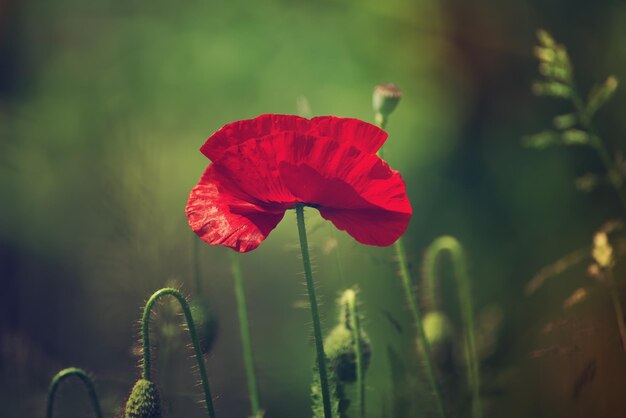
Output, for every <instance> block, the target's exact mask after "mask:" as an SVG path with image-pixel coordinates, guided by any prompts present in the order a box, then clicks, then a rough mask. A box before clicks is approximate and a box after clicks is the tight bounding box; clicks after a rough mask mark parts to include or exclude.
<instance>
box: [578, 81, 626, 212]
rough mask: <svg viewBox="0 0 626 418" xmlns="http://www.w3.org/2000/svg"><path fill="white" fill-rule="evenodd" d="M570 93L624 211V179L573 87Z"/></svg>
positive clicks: (579, 117) (625, 207) (625, 195)
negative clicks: (572, 93)
mask: <svg viewBox="0 0 626 418" xmlns="http://www.w3.org/2000/svg"><path fill="white" fill-rule="evenodd" d="M572 91H573V92H574V95H573V97H572V103H573V104H574V107H575V109H576V113H577V114H578V120H579V121H580V124H581V126H582V127H583V128H585V129H586V130H587V131H588V132H589V134H590V135H591V145H592V147H593V148H594V149H595V150H596V152H597V153H598V156H599V157H600V160H601V161H602V164H604V168H605V170H606V173H607V176H608V179H609V182H610V183H611V185H612V186H613V188H614V189H615V192H616V193H617V197H618V198H619V201H620V203H621V204H622V207H623V208H624V209H626V194H625V193H624V189H623V187H622V186H623V183H624V179H623V177H622V175H621V174H620V172H619V170H618V169H617V168H616V167H615V165H614V164H613V163H612V162H611V155H610V154H609V151H608V150H607V147H606V145H605V144H604V141H603V140H602V138H601V137H600V135H598V133H597V132H596V129H595V127H594V125H593V123H592V121H591V117H590V116H589V115H588V113H587V110H586V109H585V105H584V102H583V100H582V99H581V97H580V96H579V95H578V93H577V89H576V88H575V86H572Z"/></svg>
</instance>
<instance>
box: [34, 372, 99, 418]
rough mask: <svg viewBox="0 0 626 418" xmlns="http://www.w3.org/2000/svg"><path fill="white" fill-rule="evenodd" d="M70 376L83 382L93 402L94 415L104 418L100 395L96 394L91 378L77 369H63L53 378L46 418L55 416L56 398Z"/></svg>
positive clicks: (49, 390)
mask: <svg viewBox="0 0 626 418" xmlns="http://www.w3.org/2000/svg"><path fill="white" fill-rule="evenodd" d="M70 376H76V377H78V378H79V379H80V380H81V382H83V384H84V385H85V388H86V389H87V394H88V395H89V399H90V400H91V406H92V407H93V411H94V414H95V415H96V417H97V418H102V409H100V402H99V401H98V394H97V393H96V388H95V387H94V385H93V382H92V381H91V378H90V377H89V375H88V374H87V373H86V372H85V371H84V370H82V369H79V368H76V367H69V368H67V369H63V370H61V371H60V372H58V373H57V374H56V375H55V376H54V377H53V378H52V381H51V382H50V387H49V388H48V405H47V407H46V418H52V416H53V414H54V400H55V398H56V393H57V390H58V389H59V385H60V384H61V382H62V381H63V380H65V379H66V378H68V377H70Z"/></svg>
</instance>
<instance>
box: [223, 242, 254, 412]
mask: <svg viewBox="0 0 626 418" xmlns="http://www.w3.org/2000/svg"><path fill="white" fill-rule="evenodd" d="M229 256H230V268H231V271H232V273H233V278H234V280H235V296H236V298H237V313H238V315H239V332H240V334H241V346H242V350H243V361H244V365H245V368H246V378H247V380H248V396H249V397H250V407H251V408H252V416H255V417H256V416H258V415H260V413H261V410H260V406H259V391H258V388H257V382H256V375H255V372H254V357H253V355H252V343H251V338H250V325H249V321H248V306H247V304H246V294H245V291H244V286H243V274H242V273H241V264H240V263H239V257H237V255H236V254H235V253H232V252H231V253H230V254H229Z"/></svg>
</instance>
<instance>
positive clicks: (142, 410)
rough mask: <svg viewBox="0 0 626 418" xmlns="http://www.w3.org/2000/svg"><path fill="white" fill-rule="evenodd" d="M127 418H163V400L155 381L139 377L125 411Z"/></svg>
mask: <svg viewBox="0 0 626 418" xmlns="http://www.w3.org/2000/svg"><path fill="white" fill-rule="evenodd" d="M124 417H125V418H161V400H160V398H159V391H158V389H157V387H156V385H155V384H154V383H152V382H151V381H149V380H146V379H139V380H137V383H135V386H134V387H133V390H132V391H131V392H130V396H129V397H128V401H127V402H126V408H125V413H124Z"/></svg>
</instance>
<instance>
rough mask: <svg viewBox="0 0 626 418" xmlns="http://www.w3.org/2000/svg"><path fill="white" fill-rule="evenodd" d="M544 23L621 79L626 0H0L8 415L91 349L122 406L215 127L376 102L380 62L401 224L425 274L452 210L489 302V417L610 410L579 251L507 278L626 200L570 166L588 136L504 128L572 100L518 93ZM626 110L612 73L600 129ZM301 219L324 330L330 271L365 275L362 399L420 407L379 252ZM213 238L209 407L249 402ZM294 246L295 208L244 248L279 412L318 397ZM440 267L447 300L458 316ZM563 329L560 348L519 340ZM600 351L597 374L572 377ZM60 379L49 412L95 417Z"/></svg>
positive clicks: (533, 123)
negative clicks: (332, 240) (151, 303)
mask: <svg viewBox="0 0 626 418" xmlns="http://www.w3.org/2000/svg"><path fill="white" fill-rule="evenodd" d="M539 27H545V28H546V29H548V30H550V31H551V32H552V33H553V34H554V35H555V37H556V38H557V39H558V40H559V41H561V42H563V43H565V44H566V45H567V46H568V48H569V51H570V54H571V56H572V59H573V62H574V64H575V69H576V77H577V80H578V81H579V85H580V86H581V87H582V88H583V90H585V91H586V90H587V89H588V88H589V87H590V86H591V85H592V83H593V82H596V81H601V80H603V79H604V78H605V77H606V76H607V75H609V74H615V75H616V76H617V77H618V78H619V79H621V80H626V43H624V42H623V40H624V37H625V36H626V4H624V2H621V1H617V0H615V1H602V2H587V1H567V2H565V1H561V2H545V1H540V0H532V1H524V2H520V1H513V0H507V1H501V2H491V1H487V0H478V1H472V2H466V1H460V0H447V1H443V2H436V1H430V0H413V1H407V0H388V1H386V2H381V1H376V0H361V1H350V0H319V1H302V0H298V1H293V0H292V1H287V0H267V1H263V2H258V1H250V0H232V1H229V2H226V1H210V0H202V1H198V0H188V1H184V2H178V3H176V2H171V1H163V0H153V1H150V2H148V1H140V0H131V1H128V0H109V1H103V0H100V1H90V2H85V1H78V0H57V1H54V2H51V1H46V0H23V1H21V0H2V1H0V202H1V203H0V210H1V212H0V263H1V265H0V275H1V282H0V289H1V299H0V314H1V316H0V409H1V412H0V415H1V416H2V417H6V418H18V417H36V416H43V411H44V402H45V393H46V387H47V385H48V382H49V380H50V378H51V377H52V376H53V374H54V373H55V372H56V371H57V369H59V368H61V367H66V366H69V365H77V366H80V367H84V368H86V369H87V370H89V371H91V372H92V373H93V375H94V376H95V378H96V384H97V386H98V390H99V392H100V394H101V397H102V402H103V405H104V408H105V410H106V414H107V416H113V414H114V413H116V412H115V411H117V409H118V408H119V405H121V404H122V403H123V401H124V397H125V396H126V394H127V392H128V390H129V389H130V387H131V386H132V384H133V382H134V380H135V379H136V378H137V376H138V374H139V369H138V367H137V361H138V357H137V356H136V353H134V351H136V350H135V348H134V347H135V346H136V345H137V342H136V340H137V337H138V322H137V321H138V319H139V317H140V307H141V306H142V305H143V303H144V302H145V300H146V298H147V297H148V296H149V294H150V293H152V292H153V291H154V290H156V289H158V288H159V287H161V286H164V285H165V284H166V283H178V284H179V285H181V286H182V288H183V289H184V290H185V291H186V293H188V294H194V292H196V289H195V287H194V284H193V280H192V253H191V250H192V243H193V234H192V233H191V231H190V230H189V228H188V226H187V224H186V218H185V215H184V206H185V204H186V201H187V194H188V193H189V191H190V190H191V188H192V187H193V185H194V184H195V183H196V182H197V180H198V178H199V177H200V175H201V173H202V172H203V170H204V168H205V167H206V165H207V163H208V161H207V160H206V159H205V158H204V157H203V156H202V155H201V154H200V153H199V152H198V148H199V147H200V145H201V144H202V143H203V141H204V140H205V139H206V138H207V137H208V136H209V135H210V134H211V133H212V132H214V131H215V130H217V129H218V128H220V127H221V126H222V125H224V124H225V123H228V122H231V121H234V120H239V119H245V118H250V117H254V116H256V115H258V114H261V113H296V112H297V111H298V109H297V102H298V100H300V101H301V100H302V99H301V98H306V100H307V101H308V103H309V104H310V107H311V110H312V112H313V114H316V115H327V114H332V115H339V116H350V117H357V118H360V119H363V120H367V121H371V120H372V119H373V115H372V110H371V91H372V89H373V87H374V85H376V84H379V83H383V82H394V83H396V84H397V85H398V86H399V87H400V88H401V89H402V90H403V92H404V97H403V99H402V101H401V103H400V106H399V107H398V109H397V111H396V112H395V113H394V114H393V115H392V117H391V120H390V123H389V125H388V131H389V134H390V138H389V140H388V143H387V145H386V151H385V157H386V159H387V161H388V162H389V163H390V164H391V165H392V166H393V167H394V168H396V169H398V170H400V171H401V172H402V174H403V176H404V178H405V180H406V183H407V187H408V192H409V196H410V198H411V202H412V205H413V208H414V216H413V219H412V221H411V225H410V228H409V231H408V232H407V235H406V240H407V242H406V243H407V248H408V251H409V255H410V258H411V263H412V267H413V271H414V275H415V277H416V280H417V277H418V276H419V262H420V258H421V254H422V252H423V250H424V248H425V247H426V245H427V244H428V243H429V242H431V241H432V240H433V239H434V238H435V237H437V236H439V235H441V234H453V235H455V236H456V237H458V238H459V239H460V240H461V241H462V242H463V243H464V245H465V247H466V249H467V252H468V255H469V257H470V267H471V272H470V273H471V276H472V278H473V279H474V284H473V293H474V296H475V300H476V306H477V309H478V310H482V309H484V308H485V307H488V306H494V305H495V306H498V307H499V308H500V309H501V310H502V312H503V318H504V322H503V326H502V329H501V332H500V334H499V338H498V343H497V347H496V351H495V353H494V354H493V355H492V356H491V357H490V358H489V359H488V361H486V362H485V363H484V364H483V371H484V376H483V380H484V382H485V383H484V391H485V394H484V396H485V400H486V402H487V404H488V411H489V413H488V416H493V417H503V416H507V417H520V418H522V417H529V416H533V417H546V418H548V417H550V418H553V417H589V416H597V417H616V418H617V417H623V416H624V414H625V412H624V411H626V401H625V400H624V399H623V396H622V395H621V392H622V390H621V389H620V387H621V388H623V387H624V385H626V378H625V377H624V374H625V373H626V362H625V361H624V355H623V353H621V352H620V348H619V340H618V336H617V331H616V328H615V318H614V315H613V313H612V311H611V309H610V305H609V297H608V294H607V293H606V292H605V291H604V289H602V288H601V287H599V286H597V285H594V284H593V283H591V282H590V281H589V279H588V278H587V277H586V276H585V273H584V270H585V267H586V265H585V264H584V263H583V264H581V265H579V266H578V267H576V268H574V269H571V270H569V271H568V272H567V273H566V274H564V275H563V276H561V277H559V278H557V279H554V280H553V281H550V282H549V283H548V284H546V286H545V287H544V288H542V289H541V290H540V292H538V293H537V294H536V295H535V296H533V297H526V296H525V295H524V291H523V289H524V286H525V284H526V283H527V282H528V281H529V280H530V278H531V277H532V276H533V274H534V273H535V272H536V271H537V270H539V269H540V268H541V267H542V266H544V265H546V264H548V263H551V262H553V261H554V260H556V259H557V258H559V257H561V256H562V255H564V254H566V253H568V252H571V251H573V250H576V249H578V248H582V247H585V246H588V245H590V243H591V237H592V234H593V232H594V231H595V230H596V229H597V228H599V227H600V226H601V225H602V223H603V222H604V221H605V220H607V219H611V218H615V217H619V216H622V212H621V211H620V208H619V206H618V202H617V200H616V198H615V195H614V193H613V191H612V190H610V189H608V188H600V189H598V190H597V191H594V192H592V193H590V194H583V193H580V192H578V191H577V190H576V189H575V187H574V183H573V182H574V179H575V178H576V177H577V176H580V175H582V174H584V173H586V172H589V171H591V172H598V171H601V170H602V167H601V164H600V161H599V160H598V159H597V157H596V156H595V155H594V154H593V153H590V152H589V151H586V150H584V149H582V148H572V149H549V150H546V151H544V152H536V151H534V150H528V149H525V148H523V147H522V146H521V145H520V138H521V137H522V136H523V135H526V134H530V133H535V132H537V131H539V130H541V129H543V128H544V127H547V126H548V125H549V123H550V119H551V117H552V116H553V115H555V114H556V113H557V112H564V111H568V110H569V108H568V107H567V106H566V105H565V104H563V103H561V102H558V101H554V100H550V99H545V98H537V97H534V96H533V95H532V94H531V89H530V85H531V83H532V81H533V80H534V79H536V78H537V77H538V74H537V70H536V62H535V59H534V57H533V56H532V47H533V45H535V43H536V40H535V31H536V29H537V28H539ZM625 111H626V93H624V90H623V89H621V90H618V92H617V94H616V97H615V98H614V99H613V101H612V102H611V103H610V104H609V105H608V106H607V107H606V108H605V109H603V110H602V113H601V114H600V115H599V117H598V126H599V127H600V131H601V133H602V134H603V136H604V137H605V138H606V140H607V141H608V143H609V146H610V147H611V148H612V149H621V148H623V147H624V142H623V139H624V136H625V135H624V134H625V133H626V118H624V117H623V114H624V112H625ZM308 220H309V226H310V231H311V236H310V239H311V240H312V246H313V248H312V251H313V254H314V257H315V267H316V279H317V281H318V284H319V292H320V294H321V297H322V299H323V300H324V302H325V303H324V305H323V306H322V311H323V314H324V316H325V318H326V320H325V323H324V327H325V330H326V331H328V330H330V328H331V327H332V326H333V325H334V321H335V320H334V317H335V314H336V310H335V306H334V303H333V301H334V300H335V298H336V297H337V296H338V294H339V292H340V290H342V289H343V288H345V286H346V284H347V285H353V284H354V285H358V286H359V288H360V289H361V293H360V296H361V298H362V302H363V304H362V309H363V310H364V312H365V317H366V320H365V327H366V329H367V331H368V333H369V335H370V337H371V340H372V344H373V348H372V351H373V354H372V364H371V368H370V370H369V372H368V374H367V404H368V416H369V417H381V416H387V417H428V416H430V415H429V412H428V411H429V407H428V406H424V407H420V406H416V405H415V404H416V403H417V402H414V401H415V399H414V397H413V395H412V394H411V393H408V394H407V395H406V396H405V398H406V399H405V400H404V402H405V404H400V405H404V406H399V404H398V402H395V403H394V400H393V397H392V395H391V391H392V390H393V387H394V385H393V383H392V382H393V379H392V375H393V372H392V368H391V367H390V361H389V356H390V354H389V353H390V352H391V351H393V352H394V353H397V356H398V358H399V359H401V361H402V363H403V364H406V365H407V366H406V367H407V368H410V367H411V366H410V364H411V362H414V360H413V359H414V357H415V345H414V337H413V330H412V327H411V324H410V321H409V315H408V312H407V309H406V305H405V302H404V298H403V294H402V291H401V287H400V283H399V280H398V279H397V277H396V274H395V266H394V263H393V260H392V252H391V250H390V249H386V248H365V247H363V246H360V245H357V244H356V243H355V242H354V241H353V240H352V239H350V238H349V237H348V236H346V235H345V234H338V237H339V246H338V248H339V251H340V254H341V258H342V260H343V269H344V273H345V278H346V282H347V283H345V284H343V283H341V282H340V281H339V280H338V277H337V268H336V264H335V261H334V256H333V255H332V254H328V253H327V252H325V251H324V247H325V245H326V244H327V242H328V239H329V236H330V230H329V228H328V227H327V226H325V225H324V224H323V221H322V220H321V218H320V217H319V215H318V214H317V213H316V212H315V211H314V210H310V211H309V212H308ZM227 251H228V250H226V249H223V248H212V247H208V246H202V248H201V260H202V263H201V267H202V274H203V278H204V292H205V294H206V296H207V297H209V298H210V300H211V302H212V303H213V305H214V307H215V310H216V312H217V315H218V316H219V321H220V333H219V337H218V340H217V342H216V345H215V347H214V349H213V351H212V352H211V354H210V355H209V356H208V359H207V365H208V370H209V374H210V378H211V383H212V389H213V393H214V395H215V405H216V409H217V413H218V415H219V416H220V417H224V418H228V417H245V416H247V415H246V414H247V413H248V404H247V390H246V385H245V375H244V369H243V363H242V360H241V353H240V341H239V330H238V325H237V317H236V310H235V298H234V292H233V285H232V278H231V276H230V272H229V266H228V264H227V262H226V261H225V260H227V258H226V255H227ZM298 251H299V249H298V246H297V236H296V228H295V219H294V216H293V214H289V215H288V216H287V217H286V218H285V219H284V221H283V222H282V223H281V224H280V225H279V227H278V228H277V229H276V230H275V231H274V232H273V233H272V234H271V235H270V238H269V239H268V240H267V241H266V242H265V243H264V244H263V245H261V247H260V248H259V249H258V250H256V251H254V252H252V253H249V254H245V255H243V256H242V257H241V259H242V264H243V270H244V275H245V280H246V286H247V289H246V291H247V295H248V302H249V309H250V314H251V327H252V330H251V331H252V340H253V344H254V349H255V355H256V368H257V371H258V374H259V381H260V395H261V403H262V405H263V407H264V408H265V409H266V411H267V416H268V417H270V418H271V417H289V418H293V417H306V416H309V414H310V413H309V411H310V409H309V399H308V393H309V385H310V381H311V366H312V361H313V347H312V344H311V341H310V334H311V326H310V314H309V312H308V310H307V309H303V308H301V307H300V306H301V302H302V301H303V300H304V292H305V287H304V285H303V279H302V276H301V269H302V266H301V261H300V258H299V253H298ZM445 272H446V269H445V268H444V273H445ZM451 283H452V281H451V280H449V277H448V278H447V279H446V285H445V289H446V290H445V292H446V295H447V296H446V307H447V310H448V311H449V312H450V315H451V317H452V319H453V321H454V322H455V323H457V324H458V323H459V320H458V315H457V314H456V313H457V308H456V307H455V306H456V304H455V299H454V288H453V287H452V286H451ZM580 286H588V290H589V297H588V299H587V300H586V301H585V302H584V303H582V304H580V306H576V307H575V308H573V309H572V310H569V311H567V312H565V311H564V310H563V308H562V302H563V299H565V298H566V297H567V296H568V295H569V294H570V293H571V292H572V291H573V290H574V289H576V288H577V287H580ZM163 316H165V315H163ZM390 318H391V319H390ZM555 319H556V320H567V321H570V320H572V321H573V320H576V321H578V322H581V323H585V324H588V325H589V327H591V328H592V329H593V337H592V338H579V337H576V335H574V333H573V332H570V331H571V330H570V328H566V329H565V330H562V331H561V333H560V334H559V335H556V336H555V335H553V334H550V335H548V336H546V335H544V334H542V332H541V330H542V327H543V326H544V325H545V324H546V323H547V322H549V321H552V320H555ZM159 320H163V319H162V318H160V319H159ZM184 337H185V336H184V335H183V336H181V337H180V341H181V342H180V346H179V349H178V351H176V352H175V353H174V354H172V355H171V356H170V357H168V358H166V359H165V360H163V362H164V364H166V366H164V368H165V369H167V373H166V372H165V371H164V370H160V372H159V379H160V380H159V384H160V386H162V388H163V393H164V397H165V398H166V400H167V405H168V406H167V408H168V411H169V413H168V415H167V416H172V417H173V416H178V417H183V416H185V417H196V416H198V417H199V416H203V415H202V414H203V411H202V409H201V407H200V406H199V405H198V403H197V401H198V400H199V399H200V393H199V392H198V390H197V388H196V381H197V377H196V375H195V373H194V372H193V371H192V366H193V361H191V360H190V355H191V351H190V350H189V349H188V348H187V346H186V343H187V341H186V340H185V339H184ZM164 344H171V345H172V346H175V343H174V342H171V341H170V342H167V341H165V343H164ZM176 344H178V343H176ZM554 345H557V346H561V345H564V346H567V347H575V349H574V350H573V352H569V353H568V354H564V355H550V356H544V357H541V358H536V359H533V358H531V356H530V355H529V353H531V352H532V351H533V350H536V349H540V348H545V347H551V346H554ZM390 347H391V348H390ZM390 350H391V351H390ZM156 352H157V353H158V352H160V349H159V347H157V348H156ZM161 352H163V353H165V351H161ZM162 357H165V354H162ZM590 362H591V363H593V364H594V367H595V373H594V375H593V377H591V378H589V377H588V378H587V379H583V382H582V385H583V388H582V389H581V391H580V393H579V394H578V396H573V392H572V391H573V388H574V387H575V386H576V385H577V384H578V383H579V382H580V379H581V377H580V376H581V371H584V370H585V367H586V365H588V364H591V363H590ZM583 378H584V375H583ZM456 379H461V380H462V376H461V377H459V376H457V377H456ZM396 384H397V382H396ZM395 390H396V391H397V390H398V387H397V386H396V389H395ZM62 392H63V393H62V397H61V398H60V401H59V402H58V413H59V416H66V417H78V416H85V414H86V413H87V412H86V411H88V404H87V401H86V400H83V392H82V388H80V387H79V386H78V385H72V384H68V386H67V387H66V388H64V389H63V391H62ZM457 404H458V405H460V406H458V405H457V406H458V409H459V410H460V411H463V410H464V408H463V402H462V401H457ZM465 410H467V408H465ZM467 413H468V412H465V414H467ZM458 414H459V415H458V416H465V415H464V413H463V412H458Z"/></svg>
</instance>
